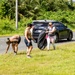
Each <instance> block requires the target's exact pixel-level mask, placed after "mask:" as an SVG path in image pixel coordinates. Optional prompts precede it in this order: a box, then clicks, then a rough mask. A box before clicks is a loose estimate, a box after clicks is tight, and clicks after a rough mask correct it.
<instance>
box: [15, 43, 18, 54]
mask: <svg viewBox="0 0 75 75" xmlns="http://www.w3.org/2000/svg"><path fill="white" fill-rule="evenodd" d="M17 51H18V43H16V44H15V52H16V53H17Z"/></svg>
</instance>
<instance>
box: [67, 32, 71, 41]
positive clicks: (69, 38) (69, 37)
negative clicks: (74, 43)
mask: <svg viewBox="0 0 75 75" xmlns="http://www.w3.org/2000/svg"><path fill="white" fill-rule="evenodd" d="M67 40H68V41H71V40H72V33H70V34H69V36H68V38H67Z"/></svg>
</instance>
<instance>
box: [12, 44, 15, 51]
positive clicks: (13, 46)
mask: <svg viewBox="0 0 75 75" xmlns="http://www.w3.org/2000/svg"><path fill="white" fill-rule="evenodd" d="M12 49H13V51H14V52H15V44H14V43H12Z"/></svg>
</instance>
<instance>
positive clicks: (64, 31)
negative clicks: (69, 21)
mask: <svg viewBox="0 0 75 75" xmlns="http://www.w3.org/2000/svg"><path fill="white" fill-rule="evenodd" d="M54 26H55V27H56V30H57V33H58V35H59V38H60V39H63V38H66V37H67V34H68V32H67V28H66V26H64V24H62V23H61V22H55V23H54Z"/></svg>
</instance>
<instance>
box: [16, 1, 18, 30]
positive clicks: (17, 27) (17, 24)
mask: <svg viewBox="0 0 75 75" xmlns="http://www.w3.org/2000/svg"><path fill="white" fill-rule="evenodd" d="M16 29H18V0H16Z"/></svg>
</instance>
